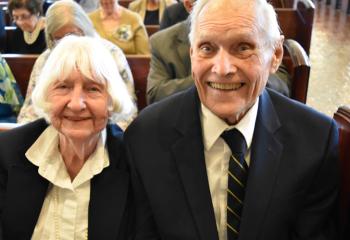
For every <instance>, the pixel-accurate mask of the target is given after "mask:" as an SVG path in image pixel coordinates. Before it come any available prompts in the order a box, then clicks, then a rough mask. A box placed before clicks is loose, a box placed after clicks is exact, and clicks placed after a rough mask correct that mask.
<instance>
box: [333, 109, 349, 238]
mask: <svg viewBox="0 0 350 240" xmlns="http://www.w3.org/2000/svg"><path fill="white" fill-rule="evenodd" d="M333 118H334V119H335V120H336V121H337V124H338V128H339V160H340V173H341V186H340V196H339V226H340V232H341V235H342V237H341V238H340V239H343V240H345V239H350V230H349V229H348V227H349V226H350V224H349V221H350V218H349V214H350V106H342V107H339V108H338V110H337V112H336V113H334V116H333Z"/></svg>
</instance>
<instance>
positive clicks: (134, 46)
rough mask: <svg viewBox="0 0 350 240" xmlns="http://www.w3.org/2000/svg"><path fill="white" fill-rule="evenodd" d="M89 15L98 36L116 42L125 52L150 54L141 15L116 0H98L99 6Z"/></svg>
mask: <svg viewBox="0 0 350 240" xmlns="http://www.w3.org/2000/svg"><path fill="white" fill-rule="evenodd" d="M89 17H90V19H91V21H92V23H93V25H94V27H95V29H96V31H97V32H98V33H99V34H100V36H101V37H102V38H105V39H107V40H109V41H111V42H113V43H114V44H116V45H117V46H118V47H120V48H121V49H122V50H123V52H124V53H125V54H147V55H148V54H150V47H149V42H148V41H149V39H148V35H147V32H146V28H145V25H144V24H143V22H142V19H141V17H140V16H139V15H138V14H137V13H134V12H132V11H130V10H128V9H126V8H124V7H122V6H120V5H119V4H118V1H117V0H100V8H98V9H97V10H96V11H93V12H92V13H90V14H89Z"/></svg>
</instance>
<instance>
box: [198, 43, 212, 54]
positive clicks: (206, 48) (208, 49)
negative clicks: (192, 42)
mask: <svg viewBox="0 0 350 240" xmlns="http://www.w3.org/2000/svg"><path fill="white" fill-rule="evenodd" d="M199 50H200V51H201V53H204V54H209V53H211V52H213V47H211V46H210V45H208V44H204V45H202V46H200V47H199Z"/></svg>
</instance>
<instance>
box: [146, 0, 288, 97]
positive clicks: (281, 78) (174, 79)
mask: <svg viewBox="0 0 350 240" xmlns="http://www.w3.org/2000/svg"><path fill="white" fill-rule="evenodd" d="M194 2H195V0H184V1H183V5H184V6H185V8H186V11H188V12H191V10H192V7H193V4H194ZM189 23H190V19H189V18H188V19H187V20H186V21H182V22H180V23H178V24H176V25H174V26H171V27H170V28H168V29H166V30H164V31H159V32H158V33H156V34H154V35H153V36H152V37H151V39H150V43H151V52H152V58H151V67H150V72H149V74H148V78H147V101H148V103H154V102H156V101H159V100H162V99H163V98H165V97H168V96H170V95H172V94H174V93H176V92H179V91H182V90H184V89H187V88H189V87H190V86H192V85H193V84H194V82H193V79H192V76H191V63H190V54H189V49H190V43H189V40H188V33H189V31H190V26H189ZM288 85H290V76H289V74H288V72H287V70H286V68H285V66H280V67H279V68H278V70H277V72H276V73H275V74H271V75H270V76H269V79H268V82H267V87H269V88H272V89H274V90H276V91H278V92H280V93H282V94H283V95H285V96H289V95H290V91H289V86H288Z"/></svg>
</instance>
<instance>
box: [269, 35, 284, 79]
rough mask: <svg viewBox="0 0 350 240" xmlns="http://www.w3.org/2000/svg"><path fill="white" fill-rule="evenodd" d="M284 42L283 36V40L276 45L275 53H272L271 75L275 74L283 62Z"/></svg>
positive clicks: (282, 37)
mask: <svg viewBox="0 0 350 240" xmlns="http://www.w3.org/2000/svg"><path fill="white" fill-rule="evenodd" d="M283 41H284V36H283V35H281V38H280V40H279V41H278V42H277V43H276V45H275V48H274V52H273V53H272V58H271V66H270V73H275V72H276V71H277V69H278V67H279V66H280V64H281V62H282V58H283Z"/></svg>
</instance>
